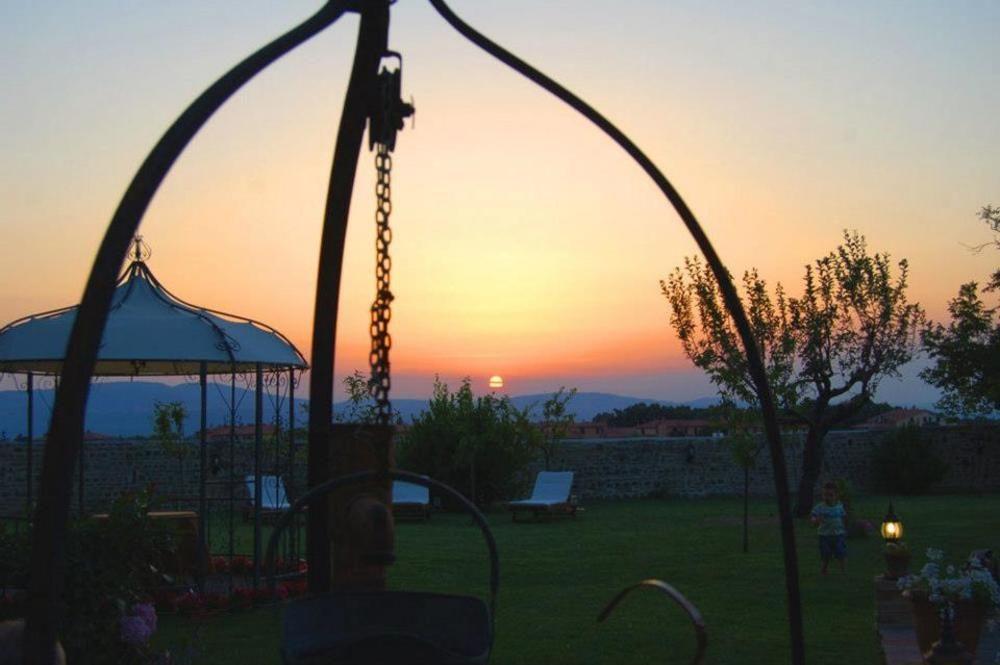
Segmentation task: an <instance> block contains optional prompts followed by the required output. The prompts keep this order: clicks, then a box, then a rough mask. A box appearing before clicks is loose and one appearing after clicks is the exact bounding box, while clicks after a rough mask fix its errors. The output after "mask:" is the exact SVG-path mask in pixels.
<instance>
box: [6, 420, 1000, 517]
mask: <svg viewBox="0 0 1000 665" xmlns="http://www.w3.org/2000/svg"><path fill="white" fill-rule="evenodd" d="M924 433H925V436H926V437H927V438H928V440H930V441H931V443H932V445H933V446H934V448H935V449H936V450H937V452H938V453H939V454H940V456H941V457H942V458H943V459H944V460H946V461H947V463H948V472H947V474H946V476H945V479H944V480H943V481H942V482H941V483H939V484H938V485H937V486H936V488H935V489H936V491H939V492H977V491H989V492H996V491H1000V425H994V426H990V427H965V426H963V427H928V428H925V429H924ZM884 436H885V433H884V432H883V431H864V430H851V431H842V432H831V433H830V434H829V435H828V436H827V438H826V441H825V444H824V446H825V450H826V453H825V456H824V464H823V477H824V478H835V477H844V478H848V479H849V480H850V481H851V483H852V484H853V485H854V486H855V487H856V488H857V489H858V490H859V491H861V492H866V491H872V490H874V489H875V488H874V487H873V479H872V470H871V459H872V453H873V452H874V450H875V449H876V448H877V447H878V446H879V445H880V443H881V441H882V438H883V437H884ZM785 439H786V449H785V450H786V457H787V461H788V468H789V477H790V478H792V479H796V478H798V475H799V474H798V469H799V467H800V465H801V459H802V440H801V435H795V434H788V435H786V437H785ZM234 448H235V455H234V459H235V464H234V469H233V471H234V474H235V476H236V478H237V479H240V478H242V477H243V476H244V475H246V474H251V473H253V444H252V442H240V443H237V444H236V445H235V447H234ZM43 450H44V446H43V445H40V444H36V445H35V446H34V460H35V463H34V471H35V475H36V477H37V474H38V472H39V470H40V467H41V459H42V453H43ZM85 451H86V452H85V457H84V471H85V475H86V479H85V501H86V504H87V510H88V511H90V512H97V511H103V510H106V509H107V507H108V505H109V504H110V502H111V501H112V500H113V499H114V497H115V496H117V495H118V494H119V493H121V492H122V491H123V490H128V489H140V488H143V487H145V486H146V485H147V484H149V483H154V484H155V485H156V488H157V491H158V492H159V493H160V494H162V495H166V496H178V495H179V496H185V497H188V498H186V499H180V500H177V501H171V502H170V503H169V504H168V507H173V506H175V505H176V506H180V507H194V506H196V504H197V496H198V455H197V449H196V447H195V446H194V445H192V447H191V451H190V454H189V455H188V456H187V458H186V459H185V460H184V462H183V466H182V465H181V464H180V463H179V462H178V461H177V460H176V459H174V458H171V457H170V456H168V455H167V454H166V453H165V452H164V450H163V449H162V448H161V447H160V445H159V444H158V443H157V442H156V441H146V440H113V441H89V442H87V443H86V444H85ZM208 452H209V455H208V458H209V460H210V463H209V466H210V467H212V466H213V465H212V463H211V460H212V458H213V457H214V456H218V458H219V464H218V465H217V468H216V469H215V473H212V472H211V470H210V473H209V476H208V477H209V482H210V484H209V495H210V496H211V497H216V498H225V497H228V491H229V490H228V487H229V486H228V484H226V480H227V479H228V477H229V467H228V463H227V462H228V459H229V446H228V443H217V444H215V443H213V444H209V451H208ZM286 455H287V450H285V451H282V453H281V459H280V473H281V474H282V475H283V476H285V477H286V481H287V457H286ZM263 460H264V461H263V464H262V468H263V472H264V473H273V469H274V468H275V466H274V452H273V448H269V447H268V446H267V445H265V446H264V455H263ZM552 468H553V469H568V470H572V471H574V472H575V473H576V483H575V487H574V491H575V493H576V494H577V495H578V496H579V497H580V498H581V499H596V498H626V497H642V496H650V495H665V496H683V497H697V496H708V495H734V494H739V493H741V492H742V489H743V471H742V469H740V468H739V467H738V466H737V465H736V464H735V463H734V462H733V459H732V455H731V453H730V451H729V448H728V445H727V443H726V441H725V439H715V438H664V439H593V440H573V441H567V442H565V443H564V444H563V445H562V446H561V449H560V452H559V454H558V456H557V458H556V460H555V461H554V464H553V467H552ZM25 472H26V450H25V445H24V444H23V443H4V444H0V514H3V515H17V514H22V513H23V511H24V505H25ZM529 473H530V475H532V476H533V475H534V469H532V470H529ZM304 480H305V468H304V455H299V458H298V461H297V464H296V468H295V479H294V484H293V486H292V489H291V493H292V494H293V496H294V495H295V494H296V492H295V488H296V487H299V488H301V487H302V486H303V484H304ZM750 482H751V491H752V492H753V493H754V494H756V495H769V494H772V493H773V489H774V488H773V481H772V478H771V472H770V459H769V457H768V454H767V451H766V450H765V451H764V452H762V453H761V455H760V457H759V458H758V461H757V464H756V467H755V468H754V469H753V471H752V472H751V474H750ZM36 487H37V484H36ZM792 489H793V490H794V489H795V488H794V486H793V488H792ZM235 492H236V496H237V497H238V498H239V499H240V502H239V503H240V505H242V500H243V498H244V497H245V496H246V490H245V488H244V487H243V486H242V484H241V483H239V482H238V484H237V486H236V490H235ZM36 493H37V490H36ZM76 496H77V493H76V487H75V485H74V490H73V497H74V505H75V501H76ZM213 505H216V506H218V507H219V509H222V508H224V506H223V505H220V504H218V503H215V504H213Z"/></svg>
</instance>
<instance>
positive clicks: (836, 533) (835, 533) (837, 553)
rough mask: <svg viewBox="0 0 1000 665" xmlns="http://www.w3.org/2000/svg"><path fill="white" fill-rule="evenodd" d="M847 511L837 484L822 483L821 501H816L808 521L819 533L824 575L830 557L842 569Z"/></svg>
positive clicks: (845, 542) (845, 552)
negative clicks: (841, 500) (839, 494)
mask: <svg viewBox="0 0 1000 665" xmlns="http://www.w3.org/2000/svg"><path fill="white" fill-rule="evenodd" d="M845 517H847V511H846V510H845V509H844V504H842V503H841V502H840V498H839V497H838V492H837V484H836V483H833V482H826V483H824V484H823V501H821V502H820V503H817V504H816V505H815V506H814V507H813V509H812V512H811V513H810V515H809V519H810V521H811V522H812V523H813V524H814V525H815V526H816V527H817V528H816V533H817V534H819V556H820V559H822V561H823V568H822V570H821V571H820V572H822V574H823V575H826V569H827V567H828V566H829V565H830V559H836V560H837V562H838V563H839V564H840V570H841V571H843V570H844V560H845V559H847V529H846V528H844V518H845Z"/></svg>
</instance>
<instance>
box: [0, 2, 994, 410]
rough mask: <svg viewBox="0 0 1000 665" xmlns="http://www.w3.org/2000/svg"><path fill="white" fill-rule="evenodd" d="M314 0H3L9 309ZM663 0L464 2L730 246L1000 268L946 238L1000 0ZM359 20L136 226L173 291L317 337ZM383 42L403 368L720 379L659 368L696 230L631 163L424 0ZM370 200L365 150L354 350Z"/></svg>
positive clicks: (66, 259)
mask: <svg viewBox="0 0 1000 665" xmlns="http://www.w3.org/2000/svg"><path fill="white" fill-rule="evenodd" d="M209 4H211V3H209ZM314 4H315V3H289V5H288V6H280V7H276V6H272V5H273V3H266V2H263V1H260V2H250V3H241V5H240V7H239V8H237V7H235V6H230V7H218V6H204V3H194V2H177V3H169V5H167V6H144V7H131V8H129V9H128V10H127V11H123V10H121V8H120V7H118V6H115V5H113V4H112V3H93V4H88V6H87V7H86V8H85V9H83V8H80V7H76V6H68V7H63V8H62V9H61V10H60V11H59V12H56V11H55V10H54V9H52V8H49V7H48V6H47V5H46V4H45V3H42V4H40V5H37V6H35V5H25V6H20V7H10V6H5V7H3V8H0V56H2V57H3V60H4V62H7V63H13V73H12V74H10V75H9V76H10V78H9V80H8V81H7V83H6V85H4V86H2V87H0V121H2V122H0V136H2V143H0V216H2V217H0V225H2V232H3V239H4V242H3V243H2V244H0V320H2V321H7V320H10V319H13V318H15V317H18V316H21V315H24V314H26V313H29V312H31V311H37V310H42V309H48V308H51V307H55V306H60V305H64V304H69V303H72V302H76V301H77V300H78V299H79V296H80V293H81V290H82V285H83V281H84V279H85V277H86V273H87V270H88V269H89V265H90V262H91V260H92V257H93V254H94V252H95V250H96V248H97V245H98V243H99V240H100V237H101V234H102V232H103V229H104V227H105V226H106V224H107V221H108V219H109V218H110V215H111V212H112V211H113V210H114V208H115V206H116V205H117V202H118V197H119V196H120V195H121V192H122V191H123V190H124V188H125V186H126V184H127V182H128V179H129V178H130V177H131V175H132V173H133V171H134V169H135V168H136V167H137V165H138V164H139V163H140V161H141V160H142V158H143V157H144V155H145V154H146V152H147V151H148V150H149V148H150V147H151V146H152V144H153V143H154V142H155V140H156V139H157V138H158V136H159V134H160V133H161V132H162V131H163V130H164V129H165V128H166V126H167V125H168V124H169V122H170V121H171V120H172V119H173V118H174V117H175V116H176V114H177V113H178V112H179V111H180V110H181V109H183V107H184V106H185V105H186V104H187V103H188V102H189V101H190V100H191V99H192V98H193V97H194V96H195V95H196V94H197V93H198V92H200V91H201V90H202V89H203V88H204V87H205V86H206V85H207V84H208V83H210V82H211V80H213V79H214V77H215V76H217V75H218V74H219V73H221V72H222V71H224V69H225V68H226V67H227V66H229V65H231V64H232V63H233V62H235V61H237V60H238V59H239V58H240V57H242V56H243V55H244V54H246V53H248V52H249V51H250V50H252V49H253V48H255V47H256V46H257V45H259V44H260V43H262V42H263V41H265V40H266V39H267V38H269V37H270V36H273V35H274V34H276V33H277V32H279V31H280V30H282V29H284V28H286V27H287V26H289V25H291V24H292V23H294V22H295V21H296V20H298V19H299V18H300V17H302V16H305V15H306V14H307V13H308V12H309V11H311V9H312V7H313V5H314ZM538 4H543V5H544V6H543V7H537V6H536V5H538ZM667 4H668V3H660V2H641V1H638V0H635V1H632V2H628V3H623V4H622V5H621V6H620V7H617V6H616V8H615V13H614V15H613V18H612V17H609V15H608V12H610V11H611V10H610V9H609V5H608V3H606V2H598V1H597V0H593V1H586V2H584V1H583V0H581V1H579V2H574V3H572V11H571V12H570V11H565V12H564V11H563V10H565V9H566V8H567V7H568V6H569V5H568V4H567V3H534V2H530V1H529V0H509V1H508V2H503V3H500V2H478V1H477V2H473V1H472V0H464V1H461V0H455V2H454V7H455V9H456V10H457V11H459V13H464V14H465V15H466V16H467V17H468V19H469V20H470V21H471V22H473V23H475V24H478V25H479V26H480V27H482V28H483V29H484V30H486V31H487V32H488V33H489V34H491V35H493V36H494V37H495V38H496V39H497V40H498V41H500V42H501V43H505V44H507V45H509V46H510V47H511V48H513V49H514V50H515V51H517V52H519V53H521V54H522V55H523V56H524V57H526V58H527V59H528V60H529V61H532V62H534V63H535V64H536V65H538V66H539V67H541V68H542V69H544V70H546V71H548V72H549V73H551V74H553V75H554V76H555V77H556V78H559V79H560V80H562V81H563V82H564V83H566V84H567V85H568V86H569V87H571V88H572V89H574V90H576V91H577V92H579V93H580V94H582V96H584V97H585V98H587V99H588V100H590V101H591V102H592V103H593V104H594V105H595V106H597V107H598V108H599V109H601V110H603V111H604V112H605V113H606V114H607V115H608V116H609V117H610V118H612V119H613V120H614V121H615V122H616V123H618V124H619V126H621V127H622V128H623V129H624V130H625V131H626V132H628V133H630V134H631V135H632V136H633V138H634V139H635V140H636V141H637V142H638V143H639V144H640V145H641V146H643V148H644V149H645V150H646V151H647V152H648V153H649V154H650V156H651V157H653V159H654V160H655V161H656V162H657V163H658V164H659V165H660V166H661V168H662V169H663V170H664V171H665V173H666V174H667V175H668V177H670V178H672V179H673V181H674V183H675V184H676V185H677V187H678V188H679V189H680V191H681V192H682V194H683V195H684V196H685V197H686V198H687V200H688V202H689V203H690V205H691V206H692V208H693V209H694V210H695V212H696V214H698V215H699V217H700V219H701V220H702V222H703V224H704V226H705V228H706V229H707V230H708V232H709V234H710V236H711V238H712V239H713V241H714V242H715V244H716V247H717V248H718V250H719V251H720V254H721V255H722V257H723V259H724V260H725V261H726V262H727V263H728V265H729V266H730V269H731V270H732V271H733V272H734V273H739V272H742V270H743V269H745V268H747V267H749V266H757V267H758V268H759V269H760V272H761V273H762V274H763V275H765V276H766V277H767V278H769V279H771V280H775V279H780V280H782V281H783V282H785V283H786V286H787V287H788V289H789V291H791V292H792V293H794V292H796V291H797V286H798V280H799V278H800V275H801V272H802V265H803V264H804V263H805V262H807V261H810V260H812V259H814V258H816V257H818V256H819V255H821V254H823V253H825V252H827V251H829V250H830V249H831V248H832V247H833V246H835V245H836V244H837V242H838V241H839V240H840V233H841V230H842V229H844V228H852V229H857V230H859V231H861V232H862V233H864V234H866V235H867V236H868V239H869V242H870V245H871V246H872V247H873V248H874V249H877V250H887V251H889V252H891V253H892V254H893V255H894V256H896V257H904V256H905V257H907V258H908V259H909V260H910V262H911V266H912V282H911V283H912V294H913V296H914V297H915V298H916V299H918V300H919V301H920V302H922V303H923V304H924V305H925V307H926V308H927V310H928V311H929V313H930V314H931V315H932V316H935V317H940V316H941V315H942V314H943V312H944V306H945V303H946V301H947V299H948V298H949V297H951V296H952V295H953V294H954V293H955V291H956V290H957V288H958V285H959V284H960V283H962V282H964V281H968V280H971V279H980V280H981V279H983V278H984V277H985V276H986V275H987V274H988V273H989V272H990V270H991V269H993V267H994V266H995V265H996V263H997V261H996V258H997V257H996V255H995V254H993V255H990V254H989V253H983V254H981V255H973V254H971V253H970V252H969V251H968V250H967V249H966V248H965V247H964V246H963V244H962V243H966V244H974V243H978V242H983V241H985V240H988V239H989V237H988V235H987V234H986V229H985V227H984V226H983V225H982V224H981V223H979V222H978V221H977V220H976V219H975V213H976V211H977V210H978V208H979V207H980V206H982V205H984V204H986V203H994V204H1000V173H998V170H997V168H996V159H995V156H996V155H997V154H998V153H1000V129H998V125H997V123H996V118H995V111H996V109H997V108H1000V103H998V102H1000V92H998V91H1000V85H997V84H998V83H1000V81H998V74H997V71H996V69H995V67H993V66H992V65H991V64H990V63H993V64H995V63H996V62H997V61H998V57H997V56H998V55H1000V53H998V50H1000V49H998V46H997V43H996V40H995V39H994V38H993V36H992V35H991V34H990V28H989V26H995V25H997V23H998V21H997V19H998V18H1000V16H998V13H1000V10H998V8H997V6H995V5H979V6H972V5H967V6H961V7H959V8H954V7H943V6H940V7H934V6H932V5H926V6H925V5H920V6H915V7H905V8H904V7H903V6H886V7H880V8H879V7H876V8H870V7H867V6H864V5H860V4H859V5H856V6H855V7H854V9H853V10H851V13H850V14H847V13H846V12H843V13H842V14H838V13H837V11H838V10H837V8H835V7H827V8H820V7H811V8H807V7H791V8H790V7H788V6H786V5H777V4H775V5H767V4H764V5H759V6H757V7H755V8H747V7H745V6H743V5H742V4H736V3H733V4H723V5H718V6H715V7H712V8H705V7H702V6H700V4H696V3H690V4H685V3H679V4H675V3H669V6H667ZM244 5H249V6H244ZM67 14H68V15H67ZM564 14H565V15H564ZM355 30H356V22H355V20H354V19H353V17H350V18H347V19H344V20H342V21H341V23H340V24H338V25H337V26H335V27H334V28H333V29H332V30H330V31H329V32H328V33H326V34H324V35H322V36H321V37H319V38H318V39H316V40H314V42H311V43H310V44H308V45H306V46H305V47H303V48H302V49H301V50H300V51H297V52H295V53H293V54H292V55H291V56H289V57H287V58H286V59H285V60H283V61H282V62H280V63H279V64H278V65H277V66H275V67H273V68H272V69H271V70H269V71H268V72H266V73H265V74H264V75H262V76H261V77H260V78H259V79H258V80H255V81H253V82H252V83H251V84H250V85H249V86H248V87H247V88H246V89H245V90H244V91H243V92H241V93H240V94H239V95H237V96H236V97H235V98H234V99H233V100H231V101H230V103H229V104H227V106H226V107H224V109H223V110H222V111H221V112H220V113H219V114H218V115H217V117H216V118H215V119H213V120H212V121H211V122H210V123H209V125H207V126H206V127H205V128H204V130H203V131H202V132H201V134H199V136H198V137H197V138H196V139H195V141H194V142H193V143H192V145H191V146H190V148H189V149H188V151H187V152H186V153H185V154H184V156H183V157H182V158H181V160H180V161H179V162H178V164H177V165H176V167H175V168H174V170H173V172H172V173H171V175H170V176H169V178H168V179H167V181H166V182H165V184H164V186H163V187H162V188H161V190H160V193H159V194H158V195H157V197H156V199H155V200H154V202H153V205H152V207H151V209H150V211H149V214H148V215H147V217H146V220H145V221H144V224H143V228H142V233H143V234H144V235H145V237H146V239H147V241H148V243H149V244H150V245H151V246H152V248H153V257H152V259H151V262H150V265H151V267H152V269H153V270H154V272H155V273H156V274H157V276H158V277H159V278H160V279H161V281H163V282H164V283H165V284H166V285H167V286H168V288H170V289H171V290H172V291H173V292H175V293H177V294H178V295H180V296H181V297H184V298H185V299H187V300H190V301H194V302H197V303H199V304H204V305H206V306H211V307H216V308H219V309H222V310H226V311H233V312H237V313H240V314H244V315H247V316H252V317H254V318H257V319H260V320H263V321H266V322H268V323H269V324H271V325H273V326H275V327H277V328H279V329H280V330H282V331H283V332H284V333H285V334H287V335H288V336H289V337H290V338H291V339H292V340H293V341H294V342H295V343H296V344H297V345H298V346H299V347H300V348H301V349H303V351H306V352H307V351H308V348H309V334H310V327H311V323H312V321H311V317H312V315H311V312H312V294H313V289H314V283H315V272H316V257H317V252H318V249H317V241H318V237H319V230H320V220H321V216H322V209H323V197H324V193H325V187H326V178H327V173H328V169H329V163H330V154H331V146H332V142H333V137H334V133H335V130H336V123H337V120H338V116H339V109H340V104H341V101H342V98H343V92H344V86H345V84H346V75H347V70H348V67H349V62H350V52H351V48H352V46H353V39H354V33H355ZM391 42H392V46H393V47H394V48H396V49H398V50H400V51H402V52H403V53H404V61H405V68H404V90H405V92H406V95H409V94H411V93H412V94H413V95H414V98H415V101H416V105H417V109H418V112H417V120H416V128H415V129H410V128H407V129H406V130H405V131H404V132H403V134H402V135H401V137H400V139H399V145H398V149H397V153H396V154H395V156H394V161H395V172H394V174H393V197H394V214H393V217H392V224H393V227H394V244H393V246H392V256H393V262H394V263H393V265H394V272H393V291H394V293H395V295H396V300H395V302H394V306H393V314H394V318H393V323H392V332H393V337H394V348H393V356H392V359H393V364H394V369H395V370H396V371H397V372H398V373H399V375H400V376H405V377H410V378H409V379H408V380H407V381H404V382H402V384H403V385H405V386H406V389H405V390H406V391H409V392H410V393H414V394H415V393H418V392H426V391H427V389H429V385H430V379H431V377H432V376H433V375H434V373H440V374H442V375H443V376H446V377H461V376H464V375H471V376H473V377H474V378H476V379H477V380H482V381H485V380H486V379H487V378H488V377H489V375H491V374H494V373H498V374H502V375H504V376H505V377H507V379H508V381H507V384H508V385H507V389H508V390H509V391H510V392H514V393H517V392H520V390H519V385H521V386H530V387H532V388H538V389H554V388H556V387H558V385H560V384H567V385H581V386H589V387H591V388H592V389H602V390H606V391H608V392H619V393H624V394H641V395H642V396H651V397H662V398H671V397H675V398H690V397H697V396H699V395H702V394H706V393H709V392H710V390H709V389H707V388H706V387H705V386H706V385H707V384H706V383H705V382H704V381H703V380H699V381H694V383H693V384H692V385H696V386H697V388H696V390H695V389H692V390H694V392H693V394H681V393H683V392H684V390H683V388H684V386H683V385H682V384H683V381H680V382H679V381H678V380H677V377H681V376H689V377H690V376H693V375H692V373H691V371H690V366H689V364H688V363H687V361H686V360H684V359H683V358H682V357H681V356H680V355H679V351H678V345H677V343H676V341H675V340H674V337H673V334H672V333H671V331H670V329H669V326H668V318H667V317H668V311H667V306H666V303H665V301H664V300H663V298H662V296H660V294H659V289H658V284H657V283H658V280H659V279H660V278H662V277H664V276H666V274H667V273H668V272H669V271H670V269H671V268H672V267H673V266H675V265H677V264H678V263H679V262H680V261H681V260H682V258H683V257H684V256H685V255H690V254H691V253H693V251H694V246H693V243H692V242H691V241H690V240H689V239H688V237H687V235H686V233H685V232H684V231H683V230H682V228H681V225H680V223H679V221H678V220H677V218H676V216H675V215H674V214H673V212H672V210H671V209H670V208H669V207H668V205H667V204H666V202H665V201H664V200H663V199H662V197H661V196H660V194H659V193H658V191H657V190H655V188H654V187H653V185H652V184H651V183H650V182H649V181H648V180H647V179H646V177H645V176H644V175H643V174H642V173H641V172H640V171H639V169H638V168H637V167H635V166H634V165H633V164H632V163H631V162H630V161H629V160H628V158H627V157H626V156H625V155H624V154H623V153H621V152H620V151H619V150H618V149H617V148H616V147H614V146H613V145H612V144H611V143H610V142H609V141H608V140H607V139H605V138H604V137H603V136H602V135H600V134H599V133H598V132H597V131H596V130H594V129H593V128H592V127H590V126H589V125H588V124H586V122H585V121H583V120H582V119H580V118H578V117H576V116H575V115H574V114H573V113H572V112H571V111H569V110H568V109H566V108H563V107H562V106H560V105H559V103H557V102H556V101H555V100H553V99H551V98H549V97H548V96H547V95H546V94H545V93H543V92H541V91H539V90H536V89H535V88H533V86H532V85H531V84H529V83H527V82H526V81H523V80H521V79H519V78H518V77H516V76H515V75H513V74H512V73H510V72H509V71H508V70H506V69H505V68H503V67H502V66H501V65H499V64H497V63H494V62H491V61H490V60H489V59H488V58H487V57H486V56H484V55H482V54H481V53H479V52H478V51H477V50H475V49H474V47H472V46H471V45H467V44H465V43H464V42H463V41H462V40H461V38H460V37H458V36H457V35H456V34H454V33H452V32H451V31H450V29H449V28H448V27H447V26H446V25H444V24H443V23H442V22H441V21H440V20H438V19H437V18H436V16H435V15H434V14H433V12H432V10H431V9H430V7H429V6H427V5H426V4H425V3H418V2H404V3H400V4H399V5H397V6H396V7H395V8H394V24H393V30H392V38H391ZM373 206H374V196H373V166H372V159H371V155H369V154H367V153H366V154H364V155H363V156H362V162H361V168H360V172H359V175H358V181H357V188H356V191H355V200H354V207H353V211H352V218H351V228H350V232H349V239H348V249H347V255H346V262H345V277H344V284H343V291H342V294H343V297H342V310H341V321H340V331H339V336H340V340H341V343H340V345H339V347H338V371H339V372H341V373H343V372H347V371H350V370H351V369H354V368H362V367H363V366H364V363H365V362H366V357H367V348H368V341H367V325H366V321H367V316H368V306H369V304H370V300H371V297H372V294H373V291H374V285H373V280H374V278H373V274H372V263H373V250H372V245H373V238H372V235H373V222H372V215H373ZM668 375H672V376H673V378H671V377H670V376H668ZM658 376H663V377H664V378H663V381H661V382H659V383H657V381H658V379H657V378H656V377H658ZM519 381H520V384H519ZM692 381H693V380H692ZM421 384H423V385H425V386H426V388H425V389H423V390H421V389H420V387H419V386H420V385H421ZM657 386H659V387H657ZM670 386H672V387H670ZM642 390H648V391H653V392H659V394H649V393H642V392H640V391H642ZM670 391H674V393H675V394H668V393H670Z"/></svg>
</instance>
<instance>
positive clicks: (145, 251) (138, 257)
mask: <svg viewBox="0 0 1000 665" xmlns="http://www.w3.org/2000/svg"><path fill="white" fill-rule="evenodd" d="M132 243H133V255H132V259H133V261H135V262H136V263H142V262H144V261H145V260H146V259H148V258H149V255H150V254H151V253H152V252H150V250H149V245H147V244H146V243H144V242H143V241H142V236H141V235H139V234H138V233H136V234H135V236H133V238H132Z"/></svg>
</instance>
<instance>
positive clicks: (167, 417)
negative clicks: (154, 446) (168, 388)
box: [153, 402, 190, 482]
mask: <svg viewBox="0 0 1000 665" xmlns="http://www.w3.org/2000/svg"><path fill="white" fill-rule="evenodd" d="M186 418H187V409H185V408H184V405H183V404H182V403H181V402H155V403H154V404H153V436H154V437H156V439H157V440H158V441H159V442H160V447H161V448H163V450H164V452H166V453H167V455H169V456H170V457H173V458H174V459H176V460H177V467H178V473H179V476H178V477H179V478H180V480H181V482H183V481H184V458H185V457H187V455H188V453H189V452H190V446H188V445H187V444H186V443H184V420H185V419H186Z"/></svg>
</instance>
